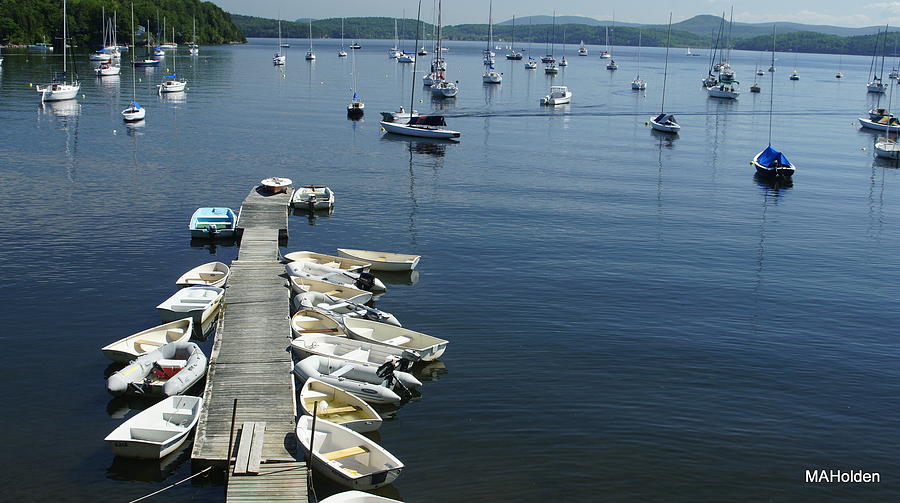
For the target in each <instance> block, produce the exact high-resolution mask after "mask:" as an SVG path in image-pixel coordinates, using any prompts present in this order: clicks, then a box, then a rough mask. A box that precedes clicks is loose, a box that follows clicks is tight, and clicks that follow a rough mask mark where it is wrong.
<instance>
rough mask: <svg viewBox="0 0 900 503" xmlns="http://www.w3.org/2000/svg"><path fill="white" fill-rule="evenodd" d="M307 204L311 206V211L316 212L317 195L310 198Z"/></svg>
mask: <svg viewBox="0 0 900 503" xmlns="http://www.w3.org/2000/svg"><path fill="white" fill-rule="evenodd" d="M306 204H307V205H308V206H309V211H315V209H316V195H315V194H313V195H311V196H309V199H307V200H306Z"/></svg>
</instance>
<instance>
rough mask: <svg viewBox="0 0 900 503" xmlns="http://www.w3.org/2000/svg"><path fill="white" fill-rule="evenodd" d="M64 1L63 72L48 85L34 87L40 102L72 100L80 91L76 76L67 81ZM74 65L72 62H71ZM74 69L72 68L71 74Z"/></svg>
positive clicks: (66, 27)
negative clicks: (39, 95)
mask: <svg viewBox="0 0 900 503" xmlns="http://www.w3.org/2000/svg"><path fill="white" fill-rule="evenodd" d="M66 19H67V18H66V0H63V36H62V48H63V71H62V74H58V75H56V76H55V77H53V80H52V81H50V83H49V84H47V85H45V86H35V89H37V92H39V93H40V94H41V102H44V101H63V100H71V99H74V98H75V97H76V96H77V95H78V91H79V90H80V89H81V82H79V81H78V76H77V75H76V76H75V78H72V79H71V80H70V79H69V74H68V72H67V70H68V68H67V66H66V65H67V56H66V54H67V53H68V52H69V51H68V50H67V48H68V47H69V46H68V24H67V23H66ZM72 64H73V65H74V64H75V63H74V61H73V62H72ZM72 73H75V72H74V68H73V72H72Z"/></svg>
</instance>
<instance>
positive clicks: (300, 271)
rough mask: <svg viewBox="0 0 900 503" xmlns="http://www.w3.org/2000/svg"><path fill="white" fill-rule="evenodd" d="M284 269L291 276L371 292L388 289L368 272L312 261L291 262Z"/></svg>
mask: <svg viewBox="0 0 900 503" xmlns="http://www.w3.org/2000/svg"><path fill="white" fill-rule="evenodd" d="M284 269H285V271H287V273H288V275H290V276H300V277H302V278H310V279H317V280H319V281H328V282H330V283H334V284H336V285H343V286H352V287H354V288H359V289H361V290H368V291H370V292H372V291H384V290H387V288H386V287H385V286H384V283H382V282H381V280H380V279H378V278H376V277H375V276H374V275H372V274H371V273H368V272H351V271H346V270H343V269H335V268H333V267H328V266H324V265H320V264H314V263H312V262H289V263H288V264H286V265H285V266H284Z"/></svg>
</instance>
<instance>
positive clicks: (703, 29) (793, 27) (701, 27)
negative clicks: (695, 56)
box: [497, 14, 897, 38]
mask: <svg viewBox="0 0 900 503" xmlns="http://www.w3.org/2000/svg"><path fill="white" fill-rule="evenodd" d="M529 22H530V23H531V24H533V25H535V24H552V23H553V17H552V16H526V17H517V18H516V24H517V25H520V26H523V25H527V24H528V23H529ZM721 22H722V17H721V16H713V15H709V14H701V15H699V16H694V17H692V18H690V19H686V20H684V21H680V22H678V23H672V30H677V31H684V32H688V33H693V34H694V35H698V36H701V37H707V38H708V37H710V36H711V35H712V33H713V32H714V31H715V30H717V29H718V28H719V23H721ZM512 23H513V20H512V19H509V20H506V21H503V22H502V23H497V24H498V25H511V24H512ZM556 24H558V25H559V24H584V25H588V26H610V25H613V24H615V26H629V27H632V28H649V29H665V28H667V26H668V25H660V24H640V23H623V22H620V21H616V22H615V23H614V22H613V21H610V20H600V19H594V18H592V17H584V16H556ZM773 24H774V25H775V26H776V29H777V31H778V33H793V32H797V31H810V32H813V33H824V34H826V35H837V36H839V37H854V36H859V35H874V34H876V33H878V31H879V30H883V29H884V27H883V26H867V27H865V28H845V27H842V26H829V25H816V24H801V23H786V22H774V23H734V25H733V26H732V31H731V35H732V37H734V38H749V37H758V36H762V35H771V34H772V25H773ZM891 31H897V29H892V30H891Z"/></svg>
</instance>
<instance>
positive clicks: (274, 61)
mask: <svg viewBox="0 0 900 503" xmlns="http://www.w3.org/2000/svg"><path fill="white" fill-rule="evenodd" d="M285 63H287V56H275V57H274V58H272V64H273V65H275V66H281V65H283V64H285Z"/></svg>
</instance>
